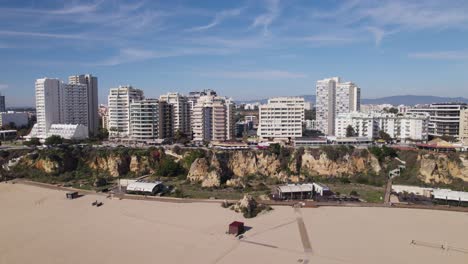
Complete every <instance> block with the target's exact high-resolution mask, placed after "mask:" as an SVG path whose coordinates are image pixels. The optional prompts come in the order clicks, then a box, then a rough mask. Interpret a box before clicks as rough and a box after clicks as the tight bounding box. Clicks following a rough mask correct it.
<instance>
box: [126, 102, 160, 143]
mask: <svg viewBox="0 0 468 264" xmlns="http://www.w3.org/2000/svg"><path fill="white" fill-rule="evenodd" d="M158 131H159V101H158V100H157V99H144V100H141V101H134V102H131V103H130V135H131V138H132V139H134V140H136V141H144V142H147V141H152V140H155V139H157V138H158V137H159V133H158Z"/></svg>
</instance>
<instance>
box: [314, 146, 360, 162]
mask: <svg viewBox="0 0 468 264" xmlns="http://www.w3.org/2000/svg"><path fill="white" fill-rule="evenodd" d="M320 150H321V151H322V152H324V153H325V155H327V158H328V159H329V160H332V161H335V162H336V161H338V160H339V159H340V158H343V157H344V156H346V155H352V154H353V152H354V147H353V146H343V145H341V146H338V147H333V146H322V147H321V148H320Z"/></svg>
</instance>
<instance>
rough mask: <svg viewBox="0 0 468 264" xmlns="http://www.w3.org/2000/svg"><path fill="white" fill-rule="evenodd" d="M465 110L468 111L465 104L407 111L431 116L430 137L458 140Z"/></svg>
mask: <svg viewBox="0 0 468 264" xmlns="http://www.w3.org/2000/svg"><path fill="white" fill-rule="evenodd" d="M465 109H468V105H467V104H465V103H438V104H431V105H428V106H420V107H416V108H411V109H408V110H407V113H410V114H418V113H427V114H428V115H429V127H428V132H429V135H430V136H451V137H455V138H458V137H459V135H460V123H461V120H460V115H461V112H462V111H463V110H465Z"/></svg>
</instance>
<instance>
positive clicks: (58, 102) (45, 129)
mask: <svg viewBox="0 0 468 264" xmlns="http://www.w3.org/2000/svg"><path fill="white" fill-rule="evenodd" d="M35 88H36V117H37V122H36V124H35V125H34V127H33V129H32V130H31V133H30V134H29V135H28V136H27V137H28V138H32V137H37V138H40V139H44V138H46V137H49V136H51V135H59V136H62V137H64V138H70V137H72V136H73V137H75V136H76V137H79V138H86V137H88V135H89V133H88V132H89V131H88V132H86V133H83V132H82V128H83V127H85V128H86V129H88V93H87V87H86V85H84V84H65V83H63V82H62V81H60V80H59V79H51V78H42V79H37V80H36V83H35ZM61 124H63V125H74V126H60V125H61ZM53 125H54V129H51V127H52V126H53ZM78 125H79V126H78ZM73 129H79V130H80V131H79V132H69V130H73ZM65 130H66V131H65ZM61 131H62V132H63V133H62V132H61Z"/></svg>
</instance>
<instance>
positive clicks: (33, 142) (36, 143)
mask: <svg viewBox="0 0 468 264" xmlns="http://www.w3.org/2000/svg"><path fill="white" fill-rule="evenodd" d="M23 144H24V145H26V146H39V145H41V142H40V141H39V139H38V138H31V139H29V140H27V141H24V142H23Z"/></svg>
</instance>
